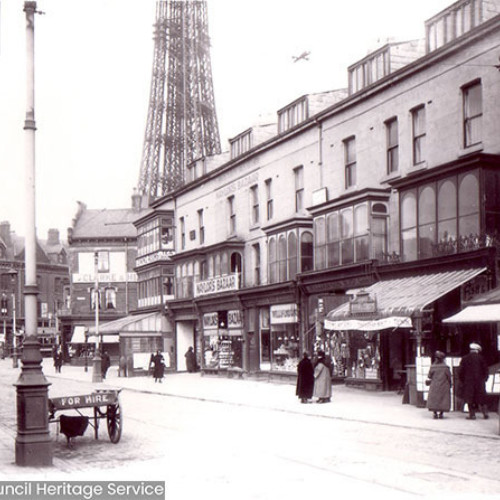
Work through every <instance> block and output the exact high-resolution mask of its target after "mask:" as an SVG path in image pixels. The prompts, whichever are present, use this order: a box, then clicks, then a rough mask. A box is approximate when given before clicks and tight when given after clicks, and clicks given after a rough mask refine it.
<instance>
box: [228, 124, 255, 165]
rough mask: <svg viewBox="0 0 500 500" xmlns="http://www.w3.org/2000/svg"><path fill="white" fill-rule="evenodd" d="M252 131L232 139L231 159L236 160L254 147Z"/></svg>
mask: <svg viewBox="0 0 500 500" xmlns="http://www.w3.org/2000/svg"><path fill="white" fill-rule="evenodd" d="M251 139H252V130H251V129H250V130H247V131H246V132H243V133H242V134H240V135H239V136H237V137H235V138H234V139H231V140H230V141H229V142H230V144H231V158H236V157H237V156H240V155H242V154H243V153H246V152H247V151H249V150H250V148H251V147H252V140H251Z"/></svg>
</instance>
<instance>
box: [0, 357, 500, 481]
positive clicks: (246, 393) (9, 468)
mask: <svg viewBox="0 0 500 500" xmlns="http://www.w3.org/2000/svg"><path fill="white" fill-rule="evenodd" d="M19 373H20V368H13V367H12V361H11V360H9V359H5V360H0V380H2V384H1V385H2V386H3V388H2V394H1V396H2V403H3V404H2V408H3V409H2V410H0V471H1V473H0V476H6V477H10V475H11V473H12V474H14V473H16V474H18V473H19V467H17V466H16V465H15V463H14V462H15V456H14V449H15V435H16V415H15V398H16V395H15V389H14V388H13V387H12V384H13V383H15V382H16V380H17V378H18V377H19ZM43 373H44V375H45V377H46V378H47V380H48V381H49V382H50V383H51V386H50V387H49V397H57V396H70V395H78V394H82V390H84V391H85V392H92V391H93V389H96V388H121V389H122V390H124V391H136V392H141V393H150V394H157V395H163V396H169V397H177V398H185V399H192V400H198V401H209V402H213V403H220V404H225V405H237V406H240V407H245V406H246V407H252V408H261V409H265V410H272V411H277V412H288V413H295V414H302V415H308V416H311V417H316V418H326V419H336V420H348V421H354V422H363V423H372V424H377V425H384V426H392V427H400V428H407V429H414V430H416V431H421V432H430V433H433V434H435V433H436V432H437V433H443V434H448V435H449V434H451V435H460V436H472V437H476V438H478V439H482V440H492V441H498V440H500V434H499V429H500V426H499V416H498V415H497V413H490V418H489V419H487V420H485V419H483V418H482V416H479V415H478V418H477V420H473V421H471V420H466V418H465V417H466V414H465V413H463V412H450V413H446V414H445V418H444V419H442V420H434V419H433V418H432V413H431V412H429V411H428V410H427V409H426V408H417V407H415V406H412V405H408V404H402V395H401V394H398V393H397V392H389V391H387V392H374V391H366V390H362V389H356V388H350V387H345V386H343V385H334V386H333V396H332V401H331V403H327V404H317V403H310V404H301V403H300V402H299V400H298V399H297V397H296V396H295V386H294V385H292V384H289V383H282V382H268V381H262V380H253V379H249V378H246V379H239V378H227V377H221V376H208V375H205V376H203V375H202V374H200V373H185V372H184V373H182V372H181V373H172V374H170V373H169V374H167V375H166V376H165V378H164V379H163V382H162V383H155V382H154V379H153V378H151V377H131V378H125V377H119V376H118V370H117V367H115V366H112V367H111V368H110V369H109V371H108V375H107V377H106V379H105V380H104V381H103V382H102V383H93V382H92V367H89V369H88V371H87V372H85V370H84V368H83V367H76V366H68V365H63V367H62V371H61V373H55V370H54V367H53V364H52V359H44V361H43ZM9 385H10V387H12V390H9V389H8V386H9ZM492 444H493V443H492ZM61 463H62V464H64V462H61ZM54 466H55V467H56V468H57V467H58V463H57V462H55V463H54ZM64 467H66V465H64ZM22 469H23V470H24V471H25V472H26V474H28V475H29V472H30V468H25V467H23V468H22ZM65 472H67V471H65Z"/></svg>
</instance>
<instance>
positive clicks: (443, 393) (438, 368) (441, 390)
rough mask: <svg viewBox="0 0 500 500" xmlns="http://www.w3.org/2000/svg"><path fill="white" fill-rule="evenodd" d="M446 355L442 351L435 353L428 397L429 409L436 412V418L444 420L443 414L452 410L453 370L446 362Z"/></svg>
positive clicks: (429, 375)
mask: <svg viewBox="0 0 500 500" xmlns="http://www.w3.org/2000/svg"><path fill="white" fill-rule="evenodd" d="M445 359H446V354H445V353H444V352H441V351H436V352H435V353H434V363H432V365H431V368H430V370H429V374H428V375H427V381H426V383H427V385H429V395H428V397H427V409H428V410H429V411H432V412H434V418H443V413H444V412H445V411H446V412H448V411H450V408H451V395H450V389H451V370H450V368H449V366H448V365H447V364H446V362H445Z"/></svg>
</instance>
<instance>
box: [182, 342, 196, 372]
mask: <svg viewBox="0 0 500 500" xmlns="http://www.w3.org/2000/svg"><path fill="white" fill-rule="evenodd" d="M184 357H185V358H186V370H187V371H188V372H189V373H193V372H195V371H196V358H195V355H194V351H193V348H192V347H190V348H189V349H188V350H187V351H186V354H184Z"/></svg>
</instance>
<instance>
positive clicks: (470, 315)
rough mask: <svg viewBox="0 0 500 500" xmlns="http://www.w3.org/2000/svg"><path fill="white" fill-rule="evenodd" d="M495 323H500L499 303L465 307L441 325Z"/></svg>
mask: <svg viewBox="0 0 500 500" xmlns="http://www.w3.org/2000/svg"><path fill="white" fill-rule="evenodd" d="M497 321H498V322H500V303H498V304H479V305H477V306H476V305H474V306H467V307H466V308H465V309H463V310H462V311H460V312H459V313H457V314H454V315H453V316H450V317H449V318H446V319H444V320H443V323H494V322H497Z"/></svg>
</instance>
